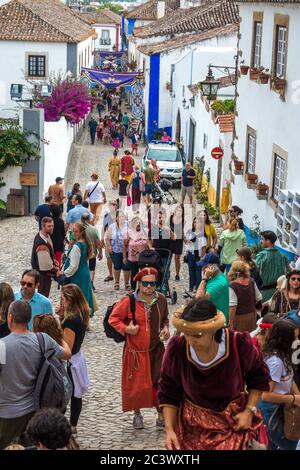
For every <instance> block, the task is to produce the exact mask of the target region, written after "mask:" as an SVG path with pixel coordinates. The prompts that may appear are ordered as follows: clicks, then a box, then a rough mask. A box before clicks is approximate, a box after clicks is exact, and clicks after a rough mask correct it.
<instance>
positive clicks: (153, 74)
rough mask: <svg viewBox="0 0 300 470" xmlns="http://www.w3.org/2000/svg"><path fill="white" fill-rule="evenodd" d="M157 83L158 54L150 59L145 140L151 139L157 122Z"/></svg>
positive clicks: (158, 77) (158, 71)
mask: <svg viewBox="0 0 300 470" xmlns="http://www.w3.org/2000/svg"><path fill="white" fill-rule="evenodd" d="M159 83H160V54H153V55H152V56H151V57H150V80H149V100H148V126H147V138H148V140H151V139H153V133H154V130H155V129H157V128H158V122H159Z"/></svg>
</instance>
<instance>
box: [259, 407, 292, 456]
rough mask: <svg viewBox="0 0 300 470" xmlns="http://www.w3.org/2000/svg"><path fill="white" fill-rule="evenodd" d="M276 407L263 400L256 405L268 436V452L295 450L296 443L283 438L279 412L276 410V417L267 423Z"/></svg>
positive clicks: (281, 416)
mask: <svg viewBox="0 0 300 470" xmlns="http://www.w3.org/2000/svg"><path fill="white" fill-rule="evenodd" d="M278 406H279V405H278V404H276V403H270V402H268V401H263V400H260V402H259V404H258V407H259V409H260V411H261V413H262V417H263V420H264V424H265V426H266V428H267V431H268V434H269V440H270V442H269V450H295V449H296V447H297V444H298V441H290V440H289V439H287V438H286V437H284V430H283V414H282V413H280V412H279V411H280V410H278V414H277V413H276V416H274V417H273V418H272V420H271V423H269V421H270V418H271V416H272V415H273V413H274V411H275V410H276V408H278Z"/></svg>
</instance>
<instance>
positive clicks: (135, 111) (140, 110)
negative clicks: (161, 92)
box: [131, 82, 144, 120]
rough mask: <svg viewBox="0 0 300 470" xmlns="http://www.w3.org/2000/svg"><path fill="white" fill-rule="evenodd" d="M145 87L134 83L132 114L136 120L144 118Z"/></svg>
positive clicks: (132, 89)
mask: <svg viewBox="0 0 300 470" xmlns="http://www.w3.org/2000/svg"><path fill="white" fill-rule="evenodd" d="M143 98H144V87H143V85H142V84H141V83H138V82H136V83H134V84H133V85H132V87H131V112H132V115H133V117H134V118H135V119H138V120H141V119H143V116H144V106H143V101H144V100H143Z"/></svg>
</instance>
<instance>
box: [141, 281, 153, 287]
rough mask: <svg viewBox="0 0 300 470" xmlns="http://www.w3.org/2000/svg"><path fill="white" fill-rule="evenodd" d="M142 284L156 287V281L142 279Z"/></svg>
mask: <svg viewBox="0 0 300 470" xmlns="http://www.w3.org/2000/svg"><path fill="white" fill-rule="evenodd" d="M142 286H144V287H148V286H150V287H155V286H156V282H155V281H142Z"/></svg>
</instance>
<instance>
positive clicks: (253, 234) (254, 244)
mask: <svg viewBox="0 0 300 470" xmlns="http://www.w3.org/2000/svg"><path fill="white" fill-rule="evenodd" d="M252 220H253V225H252V226H251V227H250V235H249V237H250V239H251V242H250V243H251V246H250V248H251V251H252V254H253V255H257V253H259V252H260V251H262V250H263V246H262V244H261V242H260V234H261V221H260V219H259V217H258V215H257V214H255V215H254V216H253V217H252Z"/></svg>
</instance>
